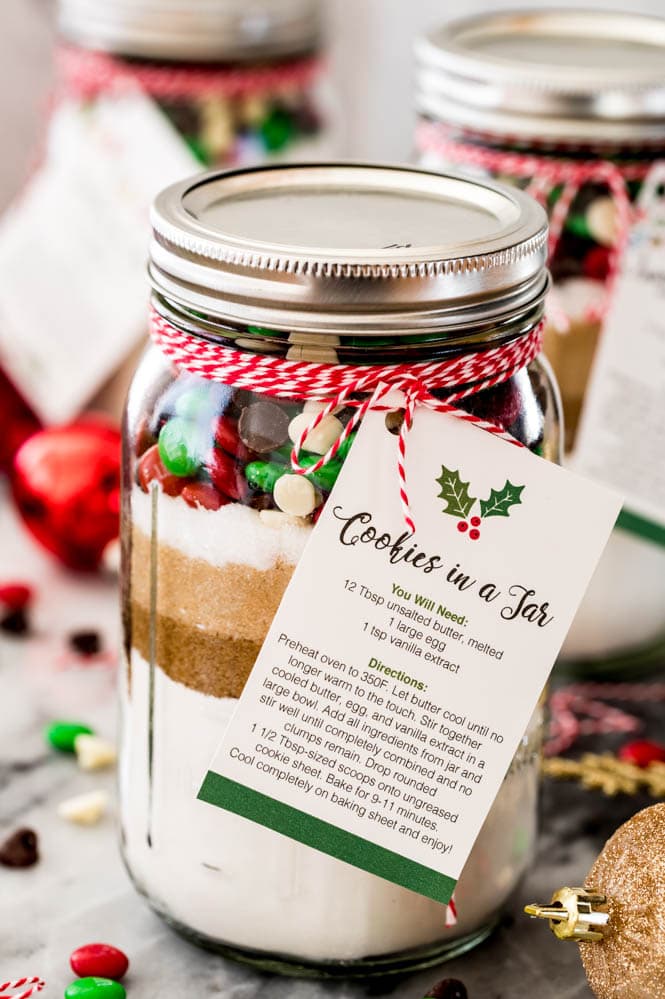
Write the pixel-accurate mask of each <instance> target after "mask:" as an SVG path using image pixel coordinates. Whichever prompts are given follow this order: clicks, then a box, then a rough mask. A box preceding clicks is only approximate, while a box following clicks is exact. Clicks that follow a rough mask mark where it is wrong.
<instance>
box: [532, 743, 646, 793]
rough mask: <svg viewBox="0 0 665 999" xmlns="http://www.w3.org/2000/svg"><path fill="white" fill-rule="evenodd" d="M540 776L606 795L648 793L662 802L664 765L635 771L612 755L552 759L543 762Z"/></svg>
mask: <svg viewBox="0 0 665 999" xmlns="http://www.w3.org/2000/svg"><path fill="white" fill-rule="evenodd" d="M543 773H544V774H545V775H546V776H547V777H557V778H558V779H559V780H578V781H580V783H581V784H582V785H583V786H584V787H588V788H590V789H593V790H599V791H602V792H603V793H604V794H607V795H610V796H611V795H615V794H637V793H638V791H642V790H644V791H648V792H649V794H651V795H653V797H654V798H665V763H651V764H650V765H649V766H648V767H638V766H636V765H635V764H634V763H624V762H623V761H622V760H618V759H617V758H616V756H612V754H611V753H603V754H602V755H598V754H595V753H586V754H585V755H584V756H583V757H582V759H581V760H568V759H565V758H564V757H562V756H553V757H551V758H550V759H548V760H544V761H543Z"/></svg>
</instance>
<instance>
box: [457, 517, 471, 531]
mask: <svg viewBox="0 0 665 999" xmlns="http://www.w3.org/2000/svg"><path fill="white" fill-rule="evenodd" d="M457 530H458V531H461V533H462V534H464V532H465V531H468V530H469V525H468V524H467V522H466V521H465V520H460V522H459V523H458V525H457Z"/></svg>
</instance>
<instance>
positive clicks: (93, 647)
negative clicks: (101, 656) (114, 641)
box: [68, 631, 102, 656]
mask: <svg viewBox="0 0 665 999" xmlns="http://www.w3.org/2000/svg"><path fill="white" fill-rule="evenodd" d="M68 641H69V644H70V646H71V648H72V649H73V650H74V651H75V652H78V653H79V654H80V655H82V656H96V655H97V653H98V652H101V650H102V639H101V635H100V634H99V632H98V631H73V632H72V633H71V635H69V636H68Z"/></svg>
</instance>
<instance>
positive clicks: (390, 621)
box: [199, 409, 620, 902]
mask: <svg viewBox="0 0 665 999" xmlns="http://www.w3.org/2000/svg"><path fill="white" fill-rule="evenodd" d="M397 446H398V441H397V437H395V436H394V435H393V434H391V433H390V432H389V431H388V430H387V429H386V425H385V414H383V413H379V412H370V413H369V414H368V415H367V417H366V418H365V420H364V421H363V425H362V427H361V429H360V431H359V433H358V437H357V439H356V441H355V443H354V445H353V447H352V449H351V452H350V455H349V457H348V458H347V461H346V462H345V464H344V468H343V470H342V472H341V474H340V477H339V479H338V481H337V483H336V485H335V488H334V490H333V492H332V494H331V496H330V498H329V500H328V502H327V504H326V507H325V509H324V511H323V513H322V516H321V517H320V519H319V521H318V523H317V525H316V527H315V529H314V531H313V532H312V536H311V538H310V541H309V542H308V545H307V547H306V549H305V552H304V554H303V556H302V558H301V560H300V562H299V563H298V566H297V568H296V570H295V573H294V576H293V579H292V581H291V583H290V585H289V587H288V588H287V590H286V593H285V595H284V598H283V601H282V603H281V605H280V607H279V610H278V611H277V614H276V616H275V618H274V621H273V623H272V626H271V628H270V631H269V633H268V636H267V638H266V640H265V643H264V645H263V647H262V649H261V651H260V653H259V656H258V659H257V661H256V664H255V666H254V669H253V670H252V673H251V675H250V677H249V680H248V682H247V685H246V687H245V690H244V692H243V694H242V697H241V699H240V701H239V703H238V707H237V710H236V712H235V714H234V716H233V718H232V720H231V723H230V725H229V727H228V729H227V731H226V732H225V733H224V734H223V741H222V744H221V746H220V748H219V750H218V752H217V754H216V756H215V758H214V760H213V761H212V763H211V766H210V770H209V772H208V774H207V776H206V777H205V780H204V782H203V786H202V788H201V790H200V793H199V797H200V798H202V799H203V800H204V801H207V802H209V803H211V804H212V805H216V806H218V807H220V808H224V809H227V810H229V811H232V812H235V813H237V814H238V815H242V816H245V817H246V818H248V819H251V820H252V821H254V822H258V823H260V824H262V825H264V826H268V827H269V828H271V829H274V830H276V831H277V832H279V833H282V834H284V835H286V836H290V837H291V838H293V839H295V840H298V841H300V842H301V843H306V844H308V845H309V846H312V847H314V848H315V849H317V850H321V851H322V852H324V853H328V854H330V855H332V856H334V857H338V858H340V859H341V860H344V861H347V862H348V863H350V864H353V865H355V866H356V867H359V868H362V869H363V870H366V871H370V872H372V873H374V874H377V875H379V876H380V877H382V878H385V879H387V880H389V881H393V882H395V883H396V884H400V885H403V886H404V887H406V888H410V889H412V890H414V891H416V892H420V893H421V894H423V895H427V896H430V897H431V898H434V899H437V900H438V901H441V902H447V901H448V900H449V898H450V896H451V893H452V891H453V888H454V886H455V883H456V880H457V878H458V877H459V874H460V872H461V870H462V868H463V866H464V864H465V861H466V859H467V857H468V856H469V853H470V851H471V848H472V846H473V843H474V841H475V839H476V837H477V835H478V833H479V831H480V827H481V825H482V823H483V821H484V819H485V817H486V816H487V814H488V812H489V810H490V807H491V805H492V801H493V800H494V797H495V796H496V794H497V792H498V790H499V787H500V785H501V782H502V780H503V778H504V776H505V774H506V771H507V770H508V768H509V766H510V762H511V760H512V758H513V756H514V754H515V751H516V749H517V746H518V744H519V741H520V739H521V738H522V735H523V733H524V731H525V728H526V726H527V723H528V721H529V718H530V716H531V714H532V712H533V710H534V708H535V706H536V704H537V701H538V699H539V696H540V694H541V691H542V688H543V685H544V683H545V681H546V679H547V676H548V674H549V671H550V669H551V667H552V664H553V662H554V659H555V657H556V655H557V653H558V651H559V648H560V646H561V644H562V642H563V639H564V636H565V634H566V631H567V630H568V627H569V625H570V623H571V620H572V618H573V615H574V613H575V611H576V609H577V606H578V604H579V603H580V601H581V599H582V596H583V594H584V591H585V588H586V586H587V583H588V581H589V579H590V577H591V574H592V572H593V570H594V567H595V565H596V563H597V561H598V559H599V557H600V554H601V552H602V550H603V547H604V545H605V543H606V541H607V538H608V536H609V533H610V531H611V529H612V526H613V524H614V521H615V518H616V515H617V512H618V510H619V507H620V501H619V499H618V498H617V497H616V496H615V495H614V494H612V493H610V492H609V491H608V490H606V489H605V488H603V487H601V486H598V485H595V484H593V483H591V482H588V481H586V480H584V479H581V478H579V477H577V476H575V475H573V474H572V473H569V472H566V471H564V470H563V469H561V468H559V467H557V466H555V465H552V464H549V463H547V462H545V461H543V460H542V459H539V458H537V457H535V456H534V455H532V454H531V453H530V452H529V451H527V450H526V449H524V448H518V447H515V446H514V445H511V444H509V443H506V442H503V441H500V440H498V439H496V438H494V437H492V436H491V435H490V434H488V433H486V432H484V431H482V430H479V429H478V428H476V427H473V426H471V425H469V424H467V423H463V422H462V421H460V420H458V419H456V418H455V417H453V416H447V415H442V414H438V413H435V412H432V411H430V410H426V409H419V410H418V411H417V413H416V418H415V422H414V426H413V429H412V431H411V432H410V434H409V438H408V448H407V481H408V491H409V496H410V501H411V510H412V514H413V516H414V520H415V524H416V533H415V535H413V536H409V534H408V532H407V531H406V528H405V526H404V515H403V511H402V508H401V506H400V502H399V493H398V477H397ZM221 735H222V733H220V736H221Z"/></svg>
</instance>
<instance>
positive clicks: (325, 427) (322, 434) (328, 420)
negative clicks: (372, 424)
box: [289, 413, 344, 454]
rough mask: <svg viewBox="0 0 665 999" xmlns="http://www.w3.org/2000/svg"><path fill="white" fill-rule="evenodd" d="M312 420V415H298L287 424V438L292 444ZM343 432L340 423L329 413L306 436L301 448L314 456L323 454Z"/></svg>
mask: <svg viewBox="0 0 665 999" xmlns="http://www.w3.org/2000/svg"><path fill="white" fill-rule="evenodd" d="M313 420H314V415H313V414H312V413H299V414H298V416H294V418H293V419H292V420H291V422H290V423H289V437H290V438H291V440H292V441H293V443H294V444H296V443H297V442H298V441H299V440H300V435H301V434H302V433H303V431H305V430H307V427H308V426H309V425H310V424H311V423H312V421H313ZM343 430H344V425H343V424H342V422H341V421H340V420H338V419H337V417H336V416H333V415H332V413H330V414H329V415H328V416H324V417H323V419H322V420H321V422H320V423H319V425H318V426H317V427H314V429H313V430H311V431H310V432H309V433H308V434H307V437H306V438H305V441H304V443H303V447H304V448H305V450H306V451H311V452H313V453H314V454H325V453H326V452H327V451H329V450H330V448H331V447H332V446H333V444H334V443H335V441H336V440H337V438H338V437H339V435H340V434H341V433H342V431H343Z"/></svg>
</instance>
